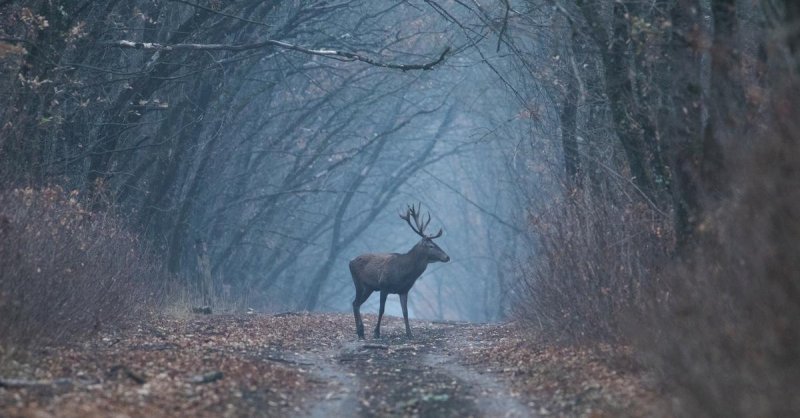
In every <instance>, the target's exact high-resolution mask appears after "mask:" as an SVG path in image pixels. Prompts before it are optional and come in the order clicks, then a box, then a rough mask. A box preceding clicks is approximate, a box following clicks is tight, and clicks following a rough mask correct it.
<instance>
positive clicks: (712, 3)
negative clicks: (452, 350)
mask: <svg viewBox="0 0 800 418" xmlns="http://www.w3.org/2000/svg"><path fill="white" fill-rule="evenodd" d="M799 48H800V3H798V2H796V1H793V0H763V1H750V0H635V1H633V0H631V1H629V0H618V1H610V0H576V1H567V0H530V1H522V0H486V1H471V0H470V1H464V0H437V1H433V0H418V1H417V0H414V1H394V0H370V1H362V0H339V1H323V0H320V1H254V0H236V1H228V0H186V1H184V0H136V1H131V0H128V1H119V0H108V1H102V2H97V1H54V0H41V1H35V0H32V1H0V71H1V72H2V76H0V91H1V92H2V94H0V186H2V192H1V193H0V318H2V319H0V334H1V335H3V337H0V340H4V341H5V342H4V344H22V343H23V342H37V341H47V342H50V343H53V342H58V341H61V340H70V339H75V338H78V337H80V336H82V335H85V334H87V333H90V332H93V331H95V330H97V329H100V328H102V327H104V326H106V325H109V324H115V323H117V322H118V321H122V320H125V319H126V318H130V317H132V316H135V314H136V313H142V312H145V311H148V310H150V309H151V308H152V307H158V306H162V307H163V306H175V305H181V304H183V305H185V306H198V305H205V304H208V305H210V306H212V307H214V309H217V310H223V311H224V310H235V311H243V310H246V309H248V308H252V309H255V310H257V311H272V312H279V311H287V310H310V311H315V310H316V311H349V309H350V303H351V301H352V296H353V290H352V281H351V279H350V276H349V272H348V270H347V267H346V266H347V261H348V260H349V259H351V258H353V257H354V256H356V255H358V254H360V253H363V252H371V251H395V252H403V251H406V250H407V249H409V248H410V247H411V246H412V245H413V244H414V243H415V242H416V238H417V237H416V236H415V235H414V234H413V233H412V232H411V231H410V230H409V228H408V227H407V225H406V224H405V223H404V222H403V221H402V220H400V219H399V217H398V216H397V213H398V212H399V211H400V210H401V209H403V208H405V205H406V204H409V203H415V202H422V203H423V210H424V211H430V213H431V215H432V218H433V221H432V222H431V227H432V228H436V229H438V228H439V227H442V228H443V229H444V235H443V236H442V238H440V239H438V241H437V242H438V243H439V244H440V245H441V247H442V248H443V249H445V251H447V252H448V253H449V255H450V256H451V258H452V260H453V261H452V262H451V263H449V264H435V265H432V266H431V267H430V268H429V270H428V271H427V272H426V273H425V275H424V276H423V278H422V279H421V281H420V282H418V283H417V285H416V286H415V288H414V290H413V292H412V297H411V298H409V300H410V306H411V312H412V316H414V317H418V318H430V319H445V320H467V321H498V320H503V319H513V320H516V321H518V322H519V323H520V324H522V325H523V326H524V327H525V328H527V329H529V330H531V331H533V333H534V335H536V336H538V337H541V338H543V339H545V340H547V341H550V342H559V343H565V344H592V343H598V342H602V343H612V344H625V345H628V344H633V345H634V346H635V347H637V348H636V349H637V351H638V352H640V353H642V356H641V357H642V358H643V359H644V360H643V361H644V363H645V364H646V365H647V367H649V368H651V369H652V370H654V371H656V372H657V374H658V375H659V376H661V378H662V379H663V381H664V382H665V383H666V384H667V385H668V386H669V387H671V388H672V389H673V390H674V391H675V392H676V393H678V394H682V395H683V396H684V397H685V398H686V399H688V404H689V405H695V406H696V407H697V409H696V410H699V411H721V410H728V411H730V410H733V411H734V412H738V413H742V414H744V415H764V413H765V412H766V413H767V414H768V415H769V414H778V415H781V414H783V413H789V412H792V411H794V412H797V411H800V399H798V398H797V397H796V396H794V393H793V390H794V389H796V388H797V387H798V384H800V361H798V360H799V359H800V277H798V276H799V275H800V254H798V249H797V243H798V238H800V217H798V215H799V213H798V212H799V209H798V207H797V205H798V204H800V165H798V162H800V160H799V159H798V157H800V154H798V151H799V150H800V148H798V135H800V130H799V128H800V127H798V122H800V120H798V118H797V116H798V112H797V103H796V101H797V97H798V87H800V84H798V76H800V73H799V72H798V71H799V70H800V61H798V58H800V57H798V53H800V51H799V50H798V49H799ZM376 303H377V298H373V300H370V301H369V302H368V304H367V305H365V306H364V308H363V311H372V310H376V309H377V308H376V307H375V305H376ZM395 305H396V303H390V304H389V305H388V308H389V312H390V313H395V314H396V313H397V312H398V309H399V308H398V307H397V306H395ZM30 330H40V331H38V332H29V331H30ZM731 394H739V395H740V396H734V398H735V399H736V400H737V401H736V402H732V401H731V396H732V395H731Z"/></svg>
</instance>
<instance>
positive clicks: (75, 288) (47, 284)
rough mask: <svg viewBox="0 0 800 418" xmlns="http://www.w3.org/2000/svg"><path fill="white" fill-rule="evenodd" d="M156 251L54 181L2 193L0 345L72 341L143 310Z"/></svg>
mask: <svg viewBox="0 0 800 418" xmlns="http://www.w3.org/2000/svg"><path fill="white" fill-rule="evenodd" d="M157 275H158V268H157V267H156V263H155V262H154V259H153V258H152V257H151V256H149V255H148V254H147V252H146V251H144V249H143V245H142V244H141V243H140V242H139V240H138V238H137V236H136V235H133V234H131V233H129V232H127V231H126V230H125V229H124V228H123V227H122V226H121V222H119V221H118V220H117V219H115V218H114V217H113V216H111V215H110V214H108V213H93V212H89V211H87V210H86V209H85V208H84V206H83V205H82V204H81V203H80V201H79V199H78V192H77V191H73V192H69V193H67V192H65V191H63V190H62V189H61V188H59V187H48V188H43V189H40V190H35V189H31V188H26V189H16V190H12V191H6V192H2V193H0V345H2V346H6V347H14V346H25V345H29V344H32V343H63V342H68V341H74V340H75V339H77V338H79V337H82V336H85V335H87V334H88V333H91V332H93V331H96V330H98V329H100V328H101V327H102V326H105V325H112V324H121V323H124V322H125V320H126V319H129V318H132V317H135V316H137V315H139V314H141V313H142V312H143V311H144V310H145V309H146V307H148V306H149V305H150V303H151V302H152V301H153V300H154V292H153V289H154V288H153V286H152V284H153V283H155V280H154V278H155V277H156V276H157Z"/></svg>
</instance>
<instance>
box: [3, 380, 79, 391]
mask: <svg viewBox="0 0 800 418" xmlns="http://www.w3.org/2000/svg"><path fill="white" fill-rule="evenodd" d="M69 384H72V381H71V380H69V379H55V380H28V379H3V378H0V388H8V389H19V388H30V387H43V386H55V385H69Z"/></svg>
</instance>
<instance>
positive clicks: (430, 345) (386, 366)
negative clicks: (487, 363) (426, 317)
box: [310, 322, 533, 417]
mask: <svg viewBox="0 0 800 418" xmlns="http://www.w3.org/2000/svg"><path fill="white" fill-rule="evenodd" d="M415 325H416V327H415V334H414V337H413V338H412V339H408V338H406V337H405V334H404V332H402V328H401V327H395V328H396V330H393V331H390V332H389V333H388V335H384V337H383V338H381V339H379V340H368V341H350V342H346V343H344V344H343V345H342V347H341V348H339V349H337V350H333V351H331V352H330V353H329V356H328V357H327V358H324V359H321V361H320V360H318V361H316V362H315V364H316V367H318V368H320V369H321V374H322V375H325V376H326V377H329V378H330V380H329V382H330V386H331V387H330V391H329V392H327V393H326V394H325V396H324V397H323V399H322V401H321V402H319V403H318V404H317V405H316V406H315V407H314V408H313V409H312V410H311V414H310V415H311V416H314V417H325V416H329V414H330V411H351V412H352V413H353V416H363V417H370V416H430V417H448V416H452V417H469V416H472V417H483V416H486V417H529V416H533V413H532V412H531V411H530V410H529V408H528V407H527V406H526V405H523V404H521V403H520V401H519V400H518V395H517V394H515V392H513V391H512V390H511V389H510V387H509V386H508V385H507V384H506V383H505V382H503V381H502V380H499V379H497V378H495V376H493V375H492V374H491V370H489V371H488V373H482V372H481V371H480V370H478V369H477V368H475V367H468V366H466V365H465V364H464V360H463V358H462V357H460V356H459V355H458V351H459V350H458V346H459V344H461V343H463V342H464V341H469V339H470V336H471V335H470V334H471V333H472V332H473V331H474V330H475V328H476V327H478V326H476V325H469V324H456V323H450V324H445V323H432V322H421V323H417V324H415Z"/></svg>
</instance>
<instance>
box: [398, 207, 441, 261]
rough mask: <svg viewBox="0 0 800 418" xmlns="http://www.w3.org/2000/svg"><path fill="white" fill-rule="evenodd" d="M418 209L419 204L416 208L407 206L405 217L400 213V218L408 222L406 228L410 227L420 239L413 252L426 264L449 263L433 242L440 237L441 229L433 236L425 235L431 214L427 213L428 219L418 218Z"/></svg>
mask: <svg viewBox="0 0 800 418" xmlns="http://www.w3.org/2000/svg"><path fill="white" fill-rule="evenodd" d="M420 209H422V204H421V203H420V205H419V207H418V208H415V207H414V205H409V206H408V209H406V213H405V215H404V214H402V213H401V214H400V218H401V219H403V220H404V221H406V222H408V226H410V227H411V230H412V231H414V232H415V233H416V234H417V235H419V236H421V237H422V239H421V240H420V241H419V242H418V243H417V245H415V246H414V250H415V251H418V252H419V253H421V254H422V255H423V256H424V257H425V258H426V261H427V262H428V263H435V262H437V261H441V262H443V263H446V262H448V261H450V256H449V255H447V253H446V252H444V250H443V249H441V248H439V246H438V245H436V243H435V242H433V240H434V239H436V238H439V237H441V236H442V229H441V228H439V232H437V233H435V234H433V235H426V234H425V228H427V227H428V224H429V223H431V214H430V213H428V219H427V220H424V219H422V218H421V217H420V214H419V211H420ZM412 219H413V220H414V223H413V224H412V223H411V220H412Z"/></svg>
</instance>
